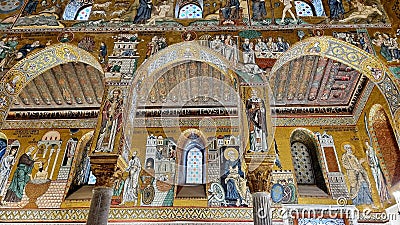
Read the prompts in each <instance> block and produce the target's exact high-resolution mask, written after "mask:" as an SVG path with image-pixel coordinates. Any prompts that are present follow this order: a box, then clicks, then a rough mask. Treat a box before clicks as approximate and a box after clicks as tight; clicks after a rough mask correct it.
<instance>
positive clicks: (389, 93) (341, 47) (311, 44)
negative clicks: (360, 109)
mask: <svg viewBox="0 0 400 225" xmlns="http://www.w3.org/2000/svg"><path fill="white" fill-rule="evenodd" d="M305 56H319V57H321V58H325V59H330V60H335V61H336V62H340V63H343V64H344V65H347V66H348V67H349V68H351V69H354V70H356V71H359V72H360V73H361V74H363V75H365V76H366V77H367V78H368V79H370V80H371V81H372V82H374V83H375V85H376V86H377V87H378V88H379V90H380V91H381V93H382V94H383V96H384V97H385V99H386V101H387V102H388V105H389V109H390V115H391V116H392V117H394V116H395V115H399V114H400V112H399V111H400V105H399V104H398V103H399V102H400V86H399V83H398V82H397V81H396V78H395V76H394V75H393V74H392V72H391V71H390V70H389V69H388V68H387V67H386V66H385V64H384V63H383V62H382V61H381V60H380V59H378V58H377V57H375V56H374V55H372V54H369V53H367V52H365V51H363V50H362V49H359V48H357V47H356V46H353V45H351V44H349V43H347V42H345V41H341V40H338V39H335V38H333V37H330V36H322V37H312V38H307V39H304V40H303V41H300V42H297V43H296V44H295V45H293V46H292V47H291V48H290V49H289V50H288V51H286V52H284V53H283V54H282V55H281V56H280V57H279V58H278V60H277V61H276V63H275V64H274V66H273V67H272V69H271V72H270V80H273V79H274V77H276V76H277V75H278V70H279V69H280V68H283V67H287V65H289V63H290V62H291V61H293V60H295V59H297V58H300V57H305ZM397 132H398V131H397Z"/></svg>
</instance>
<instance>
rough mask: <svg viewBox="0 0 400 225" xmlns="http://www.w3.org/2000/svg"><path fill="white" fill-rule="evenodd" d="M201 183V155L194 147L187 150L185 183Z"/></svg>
mask: <svg viewBox="0 0 400 225" xmlns="http://www.w3.org/2000/svg"><path fill="white" fill-rule="evenodd" d="M202 182H203V153H202V152H201V151H200V149H198V148H196V147H194V148H192V149H190V150H189V152H188V154H187V160H186V183H187V184H201V183H202Z"/></svg>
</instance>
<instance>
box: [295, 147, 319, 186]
mask: <svg viewBox="0 0 400 225" xmlns="http://www.w3.org/2000/svg"><path fill="white" fill-rule="evenodd" d="M291 150H292V157H293V166H294V170H295V173H296V178H297V183H298V184H315V175H314V170H313V162H312V158H311V155H310V153H309V151H310V150H309V149H308V148H307V146H305V145H304V144H303V143H301V142H297V141H296V142H294V143H293V144H292V146H291Z"/></svg>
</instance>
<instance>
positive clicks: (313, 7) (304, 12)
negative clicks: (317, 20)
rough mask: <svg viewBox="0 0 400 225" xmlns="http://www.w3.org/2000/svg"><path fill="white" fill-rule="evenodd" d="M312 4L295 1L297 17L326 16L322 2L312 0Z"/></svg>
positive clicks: (299, 0)
mask: <svg viewBox="0 0 400 225" xmlns="http://www.w3.org/2000/svg"><path fill="white" fill-rule="evenodd" d="M311 3H312V4H310V3H308V2H306V1H301V0H298V1H294V5H295V7H296V14H297V16H325V15H326V14H325V10H324V5H323V4H322V1H321V0H311Z"/></svg>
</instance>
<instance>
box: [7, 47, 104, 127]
mask: <svg viewBox="0 0 400 225" xmlns="http://www.w3.org/2000/svg"><path fill="white" fill-rule="evenodd" d="M70 62H81V63H84V64H87V65H90V66H92V67H94V68H96V69H97V70H99V71H100V72H101V73H102V74H103V73H104V72H103V69H102V67H101V65H100V63H99V62H98V61H97V59H96V58H95V57H94V56H93V55H92V54H90V53H89V52H87V51H85V50H83V49H81V48H78V47H77V46H74V45H71V44H65V43H61V44H56V45H51V46H49V47H47V48H45V49H43V50H41V51H38V52H36V53H34V54H31V55H28V57H26V58H25V59H23V60H21V61H19V62H17V63H16V64H15V65H14V66H13V67H12V68H11V69H10V70H9V71H7V73H6V74H5V75H4V76H3V77H2V78H1V80H0V124H2V122H4V121H5V119H6V117H7V114H8V111H9V110H10V108H11V105H12V102H13V100H14V98H16V97H17V96H18V95H19V94H20V92H21V91H22V89H23V88H24V87H26V86H27V85H28V84H29V83H30V82H31V81H32V80H33V79H35V78H36V77H37V76H39V75H41V74H43V73H44V72H46V71H48V70H50V69H51V68H53V67H55V66H58V65H61V64H65V63H70ZM10 82H14V85H15V87H11V86H9V87H7V85H8V84H9V83H10Z"/></svg>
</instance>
